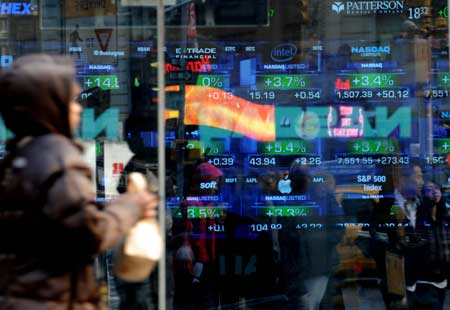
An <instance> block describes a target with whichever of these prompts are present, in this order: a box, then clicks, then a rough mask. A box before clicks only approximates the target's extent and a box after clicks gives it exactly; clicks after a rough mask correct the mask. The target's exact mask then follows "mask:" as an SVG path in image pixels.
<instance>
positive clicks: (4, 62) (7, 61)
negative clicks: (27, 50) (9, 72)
mask: <svg viewBox="0 0 450 310" xmlns="http://www.w3.org/2000/svg"><path fill="white" fill-rule="evenodd" d="M12 64H13V56H12V55H3V56H0V68H6V67H10V66H11V65H12Z"/></svg>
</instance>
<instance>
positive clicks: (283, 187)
mask: <svg viewBox="0 0 450 310" xmlns="http://www.w3.org/2000/svg"><path fill="white" fill-rule="evenodd" d="M288 177H289V176H288V175H287V176H286V177H285V178H284V179H281V180H280V181H278V190H279V191H280V193H282V194H290V193H291V192H292V187H291V180H289V178H288Z"/></svg>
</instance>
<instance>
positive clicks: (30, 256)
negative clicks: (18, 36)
mask: <svg viewBox="0 0 450 310" xmlns="http://www.w3.org/2000/svg"><path fill="white" fill-rule="evenodd" d="M79 91H80V87H79V85H78V84H77V83H76V82H75V77H74V69H73V68H72V66H71V65H69V64H68V63H67V60H66V59H65V58H55V57H50V56H46V55H32V56H25V57H22V58H19V59H18V60H17V61H16V62H15V63H14V64H13V66H12V67H11V68H10V69H5V70H4V71H2V72H1V74H0V92H1V93H2V100H1V102H0V114H1V116H2V118H3V120H4V122H5V125H6V127H7V128H8V129H10V130H11V131H12V132H13V133H14V134H15V137H14V138H13V139H12V140H10V141H9V143H8V155H7V157H6V158H5V159H4V161H3V162H2V163H1V165H0V273H1V280H0V309H11V310H16V309H17V310H19V309H20V310H22V309H95V308H96V306H97V303H98V297H97V291H98V288H97V285H96V281H95V272H94V265H93V261H94V259H95V256H96V254H98V253H100V252H103V251H105V250H107V249H109V248H111V247H113V246H114V245H115V244H116V243H117V242H118V241H119V240H121V239H122V238H123V237H124V234H125V233H126V232H127V231H128V230H129V229H130V228H131V227H132V226H134V225H135V224H136V223H137V221H138V220H140V219H142V218H143V217H144V216H150V215H151V216H155V214H154V212H155V210H154V209H155V208H156V206H157V199H156V195H152V194H149V193H142V192H141V193H133V194H126V195H122V196H120V197H119V198H118V199H117V200H116V201H114V202H112V203H111V204H109V205H107V206H106V207H104V209H103V210H102V208H100V206H99V205H98V204H97V202H96V197H95V193H94V192H92V184H91V180H90V177H91V173H90V170H89V168H88V166H87V164H86V163H85V162H84V161H83V159H82V156H81V150H80V147H78V146H77V145H76V143H75V142H74V140H73V134H72V133H73V132H74V131H75V129H76V128H77V127H78V124H79V122H80V115H81V110H82V109H81V106H80V105H79V103H78V102H77V101H76V100H75V99H74V98H76V97H77V96H78V95H79ZM7 236H8V237H7ZM11 236H14V237H11Z"/></svg>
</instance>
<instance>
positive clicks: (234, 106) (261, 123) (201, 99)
mask: <svg viewBox="0 0 450 310" xmlns="http://www.w3.org/2000/svg"><path fill="white" fill-rule="evenodd" d="M169 87H170V86H169ZM169 87H168V88H167V89H166V90H167V91H170V90H172V91H173V90H174V89H171V88H169ZM184 123H185V124H186V125H203V126H210V127H215V128H221V129H225V130H229V131H232V132H235V133H239V134H241V135H243V136H246V137H249V138H252V139H254V140H257V141H274V140H275V108H274V106H273V105H260V104H255V103H253V102H251V101H248V100H245V99H243V98H240V97H237V96H234V95H233V94H231V93H228V92H226V91H224V90H221V89H218V88H212V87H206V86H196V85H186V88H185V117H184Z"/></svg>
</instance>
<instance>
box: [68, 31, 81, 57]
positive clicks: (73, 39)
mask: <svg viewBox="0 0 450 310" xmlns="http://www.w3.org/2000/svg"><path fill="white" fill-rule="evenodd" d="M79 28H80V26H79V25H78V24H77V25H75V30H74V31H72V32H71V33H70V36H69V40H70V55H72V54H73V53H74V51H75V52H76V53H77V54H78V59H79V58H80V57H81V47H80V46H79V45H78V42H83V39H82V38H81V37H80V34H79V33H78V29H79Z"/></svg>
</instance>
